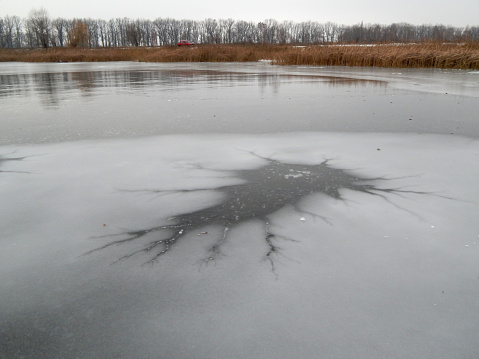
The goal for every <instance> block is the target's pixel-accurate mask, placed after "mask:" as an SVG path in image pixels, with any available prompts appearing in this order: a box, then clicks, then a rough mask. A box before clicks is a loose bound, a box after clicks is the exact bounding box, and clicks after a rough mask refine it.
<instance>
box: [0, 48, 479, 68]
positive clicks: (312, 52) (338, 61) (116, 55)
mask: <svg viewBox="0 0 479 359" xmlns="http://www.w3.org/2000/svg"><path fill="white" fill-rule="evenodd" d="M261 59H267V60H271V61H272V63H273V64H277V65H320V66H377V67H401V68H406V67H409V68H412V67H418V68H455V69H479V43H478V42H475V43H464V44H443V43H419V44H374V45H369V46H359V45H311V46H292V45H258V44H247V45H224V44H222V45H196V46H193V47H175V46H162V47H154V48H145V47H126V48H95V49H78V48H49V49H46V50H45V49H1V50H0V62H7V61H21V62H100V61H139V62H254V61H259V60H261Z"/></svg>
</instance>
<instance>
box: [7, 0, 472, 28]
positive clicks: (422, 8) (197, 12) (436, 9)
mask: <svg viewBox="0 0 479 359" xmlns="http://www.w3.org/2000/svg"><path fill="white" fill-rule="evenodd" d="M41 7H43V8H45V9H46V10H47V11H48V13H49V14H50V16H51V17H64V18H75V17H77V18H88V17H90V18H101V19H105V20H109V19H111V18H116V17H128V18H132V19H135V18H146V19H155V18H157V17H171V18H175V19H192V20H203V19H205V18H215V19H220V18H221V19H227V18H232V19H235V20H247V21H249V20H251V21H255V22H256V21H261V20H264V19H276V20H278V21H283V20H292V21H295V22H300V21H307V20H312V21H318V22H327V21H331V22H335V23H338V24H346V25H352V24H356V23H360V22H361V21H364V23H380V24H390V23H393V22H408V23H412V24H443V25H453V26H458V27H462V26H466V25H470V26H478V25H479V17H478V14H479V0H455V1H452V0H448V1H446V0H402V1H397V0H394V1H391V0H382V1H381V0H361V1H358V0H342V1H333V0H329V1H324V0H323V1H318V0H296V1H291V0H275V1H274V2H273V1H258V0H241V1H236V2H234V1H224V0H203V1H201V2H200V1H197V0H183V1H164V0H136V1H128V2H123V1H101V0H100V1H99V0H81V1H65V0H61V1H60V0H40V1H38V0H0V17H3V16H5V15H18V16H20V17H27V16H28V14H29V12H30V10H32V9H34V8H41Z"/></svg>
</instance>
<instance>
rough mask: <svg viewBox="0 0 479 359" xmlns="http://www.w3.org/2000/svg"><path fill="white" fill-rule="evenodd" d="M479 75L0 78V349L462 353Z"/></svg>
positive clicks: (254, 70)
mask: <svg viewBox="0 0 479 359" xmlns="http://www.w3.org/2000/svg"><path fill="white" fill-rule="evenodd" d="M478 110H479V72H477V71H455V70H448V71H444V70H405V69H369V68H367V69H366V68H364V69H363V68H340V67H326V68H321V67H276V66H271V65H269V64H267V63H255V64H141V63H98V64H95V63H89V64H14V63H7V64H1V65H0V342H1V343H2V344H1V346H0V357H6V358H93V357H97V358H322V359H323V358H325V359H329V358H364V359H370V358H378V359H383V358H398V359H399V358H431V359H438V358H445V359H446V358H447V359H450V358H467V359H476V358H478V357H479V225H478V223H477V219H478V218H479V184H478V183H479V166H478V163H479V141H478V139H479V122H478V113H479V111H478Z"/></svg>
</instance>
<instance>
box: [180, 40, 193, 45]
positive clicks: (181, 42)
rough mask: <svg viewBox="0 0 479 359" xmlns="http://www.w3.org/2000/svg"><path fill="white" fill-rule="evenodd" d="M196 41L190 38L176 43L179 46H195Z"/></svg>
mask: <svg viewBox="0 0 479 359" xmlns="http://www.w3.org/2000/svg"><path fill="white" fill-rule="evenodd" d="M194 44H195V43H194V42H191V41H188V40H180V42H179V43H177V44H176V45H178V46H193V45H194Z"/></svg>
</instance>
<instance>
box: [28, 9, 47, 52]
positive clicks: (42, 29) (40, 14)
mask: <svg viewBox="0 0 479 359" xmlns="http://www.w3.org/2000/svg"><path fill="white" fill-rule="evenodd" d="M51 25H52V24H51V20H50V17H49V16H48V12H47V11H46V10H45V9H43V8H41V9H34V10H32V11H31V12H30V16H29V17H28V20H27V26H28V27H30V30H31V32H32V34H33V35H34V36H35V40H36V45H37V46H41V47H44V48H48V47H49V46H50V35H51V31H52V26H51Z"/></svg>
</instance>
